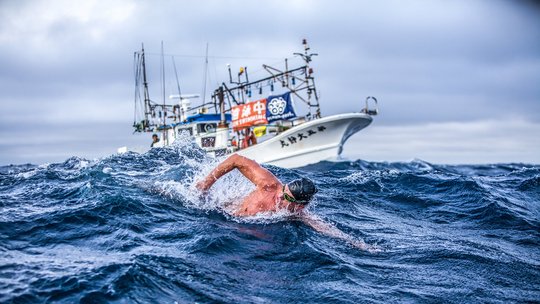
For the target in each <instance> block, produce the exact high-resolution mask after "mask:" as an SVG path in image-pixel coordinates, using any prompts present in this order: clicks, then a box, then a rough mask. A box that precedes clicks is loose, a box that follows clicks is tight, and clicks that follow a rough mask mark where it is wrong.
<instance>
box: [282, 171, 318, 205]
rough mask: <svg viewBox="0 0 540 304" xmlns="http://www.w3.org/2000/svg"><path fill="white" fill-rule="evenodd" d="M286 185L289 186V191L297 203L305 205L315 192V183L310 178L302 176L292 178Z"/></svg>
mask: <svg viewBox="0 0 540 304" xmlns="http://www.w3.org/2000/svg"><path fill="white" fill-rule="evenodd" d="M287 186H289V191H291V194H292V195H293V196H294V198H295V199H296V201H297V202H298V203H299V204H304V205H305V204H307V203H309V201H310V200H311V198H312V197H313V195H315V193H317V187H315V184H314V183H313V182H312V181H311V180H310V179H307V178H304V177H302V178H300V179H295V180H293V181H292V182H290V183H288V184H287Z"/></svg>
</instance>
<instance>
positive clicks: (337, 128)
mask: <svg viewBox="0 0 540 304" xmlns="http://www.w3.org/2000/svg"><path fill="white" fill-rule="evenodd" d="M371 122H372V118H371V116H370V115H367V114H364V113H347V114H338V115H333V116H328V117H324V118H320V119H315V120H311V121H308V122H306V123H303V124H301V125H299V126H295V127H293V128H291V129H289V130H287V131H285V132H283V133H281V134H279V135H277V136H275V137H273V138H271V139H269V140H267V141H264V142H262V143H259V144H257V145H254V146H251V147H249V148H246V149H243V150H240V151H238V152H236V153H238V154H239V155H242V156H245V157H248V158H251V159H253V160H255V161H257V162H260V163H266V164H271V165H275V166H279V167H284V168H295V167H302V166H305V165H309V164H313V163H317V162H320V161H322V160H328V159H331V158H335V157H336V156H338V155H340V154H341V152H342V150H343V145H344V144H345V142H346V141H347V139H348V138H349V137H351V136H352V135H353V134H355V133H356V132H358V131H360V130H362V129H363V128H365V127H367V126H368V125H369V124H370V123H371Z"/></svg>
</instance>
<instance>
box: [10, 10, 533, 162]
mask: <svg viewBox="0 0 540 304" xmlns="http://www.w3.org/2000/svg"><path fill="white" fill-rule="evenodd" d="M303 38H306V39H308V42H309V44H310V46H311V47H312V51H314V52H316V53H318V54H319V55H318V56H317V57H316V58H315V61H314V62H313V67H314V69H315V73H316V74H315V75H316V77H317V78H316V80H317V86H318V89H319V90H320V93H321V97H322V99H321V103H322V113H323V115H331V114H337V113H342V112H349V111H358V110H360V108H361V107H362V106H363V100H364V99H365V97H366V96H376V97H377V99H378V100H379V102H380V106H379V110H380V115H379V116H377V117H375V120H374V122H373V124H372V125H371V126H369V127H368V128H367V129H365V130H363V131H361V132H360V133H358V134H357V135H355V136H353V137H352V138H351V139H350V140H349V142H348V143H347V144H346V145H345V150H344V155H345V156H346V157H347V158H351V159H358V158H361V159H365V160H370V161H409V160H411V159H415V158H418V159H423V160H425V161H429V162H435V163H486V162H490V163H498V162H526V163H540V140H539V139H540V135H538V134H540V7H539V6H538V5H537V4H535V2H534V1H499V0H491V1H480V0H479V1H474V0H468V1H460V0H457V1H442V0H441V1H437V0H430V1H419V0H413V1H397V0H396V1H390V0H383V1H335V0H333V1H291V0H288V1H247V0H246V1H135V0H133V1H129V0H126V1H68V0H66V1H54V0H47V1H15V0H13V1H9V0H8V1H6V0H2V1H0V92H1V93H0V107H1V108H0V110H1V111H0V165H6V164H20V163H34V164H41V163H46V162H58V161H63V160H65V159H66V158H68V157H70V156H74V155H75V156H79V157H84V158H90V159H92V158H98V157H104V156H107V155H110V154H113V153H115V151H116V149H117V148H118V147H120V146H126V145H127V146H129V147H142V146H144V147H147V146H149V144H150V141H151V139H150V135H149V134H145V135H142V136H140V135H139V136H138V135H133V134H132V128H131V124H132V123H133V99H134V96H133V95H134V76H133V52H134V51H137V50H138V49H140V46H141V43H143V42H144V44H145V48H146V51H147V52H148V53H149V73H150V77H151V81H152V82H151V88H152V91H151V94H152V98H153V99H155V100H159V98H160V97H159V94H160V93H159V77H158V76H156V75H158V73H159V56H158V55H157V54H159V53H160V47H161V46H160V45H161V41H163V43H164V48H165V53H166V54H168V55H175V61H176V63H177V67H178V73H179V77H180V81H181V86H182V89H183V92H185V93H201V91H202V84H203V68H204V65H203V62H204V53H205V48H206V45H207V43H208V45H209V55H210V59H209V66H208V73H209V78H208V90H207V91H208V92H210V91H212V90H213V89H214V88H215V86H216V84H217V83H219V82H221V81H225V80H227V79H226V75H227V74H226V64H227V63H231V64H232V66H233V67H238V66H240V65H247V66H248V70H249V71H250V73H251V72H252V73H253V75H255V74H257V73H256V72H257V71H260V69H261V64H263V63H270V64H277V65H279V64H281V60H282V58H285V57H291V56H292V53H293V52H298V51H301V50H302V46H301V40H302V39H303ZM169 81H174V79H169ZM167 93H175V92H172V91H171V92H167Z"/></svg>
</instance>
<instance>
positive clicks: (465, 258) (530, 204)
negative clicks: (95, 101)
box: [0, 141, 540, 303]
mask: <svg viewBox="0 0 540 304" xmlns="http://www.w3.org/2000/svg"><path fill="white" fill-rule="evenodd" d="M218 161H219V159H218V160H216V159H212V158H209V157H208V156H207V155H206V154H205V153H204V152H203V151H202V150H200V149H198V148H197V147H196V146H195V145H194V144H193V143H191V142H189V141H184V144H183V145H177V146H173V147H169V148H157V149H151V150H150V151H149V152H147V153H142V154H140V153H133V152H129V153H125V154H121V155H111V156H109V157H106V158H103V159H96V160H86V159H82V158H77V157H72V158H69V159H67V160H66V161H64V162H61V163H52V164H44V165H39V166H36V165H30V164H27V165H21V166H4V167H0V302H28V303H30V302H32V303H34V302H66V303H72V302H170V303H174V302H175V301H176V302H178V303H184V302H240V303H253V302H351V303H357V302H383V301H391V302H393V301H395V300H402V301H412V302H422V301H428V302H431V301H435V302H437V301H441V300H448V299H452V301H456V302H490V301H492V300H493V298H492V295H497V296H498V299H499V300H500V301H509V302H527V301H530V302H533V301H535V300H536V299H538V298H539V297H540V294H539V292H538V288H537V278H538V277H539V276H540V268H539V267H540V259H539V258H538V257H539V256H540V250H539V249H538V248H540V246H538V245H539V241H538V240H539V239H540V233H539V231H540V229H539V226H540V225H539V220H538V219H539V218H540V193H539V192H538V189H539V187H538V185H539V183H540V178H539V177H540V167H538V166H535V165H528V164H494V165H437V164H431V163H427V162H425V161H422V160H413V161H411V162H400V163H386V162H367V161H363V160H358V161H342V162H321V163H318V164H314V165H310V166H306V167H303V168H298V169H292V170H288V169H283V168H278V167H274V166H266V167H267V168H268V169H269V170H270V171H271V172H273V173H274V174H275V175H276V176H278V177H279V178H280V179H282V180H284V181H289V180H292V179H294V178H298V177H300V176H306V177H309V178H311V179H312V180H314V181H315V183H316V184H317V186H318V188H319V193H318V194H317V195H316V198H315V200H314V202H313V203H312V204H310V206H309V207H308V211H309V212H310V213H312V214H314V215H317V216H318V217H320V218H322V219H323V220H324V221H326V222H327V223H329V225H331V226H332V227H335V228H337V229H339V230H340V231H343V232H344V233H346V234H347V235H348V236H349V237H350V239H351V240H363V241H365V242H366V243H367V244H368V245H370V246H376V247H377V248H379V249H380V250H379V251H378V252H366V251H362V250H358V248H355V247H353V246H351V245H350V243H348V242H345V241H343V240H341V239H336V238H332V237H329V236H327V235H324V234H320V233H318V232H316V231H314V230H313V229H311V228H310V227H309V226H307V225H305V224H304V223H302V222H300V221H297V220H294V219H293V216H292V215H291V214H290V213H288V212H281V213H277V214H261V215H257V216H254V217H249V218H237V217H234V216H232V215H231V211H232V209H231V208H234V204H235V202H236V203H237V202H238V201H239V200H240V199H241V198H242V197H243V196H244V195H245V194H246V193H249V191H251V190H252V189H253V185H251V183H250V182H249V181H247V180H246V179H245V178H244V177H243V176H242V175H241V174H239V173H231V174H229V175H227V176H226V177H225V178H223V179H222V180H219V181H218V182H217V183H216V184H215V185H214V186H213V187H212V189H211V191H210V192H209V193H208V196H206V197H201V195H200V193H199V192H198V191H197V190H196V189H195V187H194V182H195V181H197V180H199V179H200V178H202V177H203V176H205V174H207V173H208V172H209V171H210V170H211V169H212V168H213V167H214V166H215V165H216V164H217V162H218ZM231 206H232V207H231ZM247 287H249V288H247Z"/></svg>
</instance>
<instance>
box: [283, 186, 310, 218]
mask: <svg viewBox="0 0 540 304" xmlns="http://www.w3.org/2000/svg"><path fill="white" fill-rule="evenodd" d="M280 199H281V201H282V203H284V205H285V206H287V209H289V211H291V212H298V211H302V210H303V209H304V208H305V207H306V205H307V203H306V204H301V203H298V202H297V201H296V199H295V198H294V196H293V195H292V193H291V191H290V190H289V186H287V185H284V186H283V191H282V192H281V196H280Z"/></svg>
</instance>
